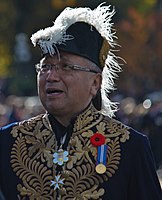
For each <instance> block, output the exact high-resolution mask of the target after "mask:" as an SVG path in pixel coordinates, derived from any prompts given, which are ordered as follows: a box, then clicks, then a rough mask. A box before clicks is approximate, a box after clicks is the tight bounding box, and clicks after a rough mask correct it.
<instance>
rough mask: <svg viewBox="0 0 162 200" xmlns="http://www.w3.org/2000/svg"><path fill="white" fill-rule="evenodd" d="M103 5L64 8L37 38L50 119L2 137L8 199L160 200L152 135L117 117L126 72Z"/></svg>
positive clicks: (1, 172) (0, 178)
mask: <svg viewBox="0 0 162 200" xmlns="http://www.w3.org/2000/svg"><path fill="white" fill-rule="evenodd" d="M113 14H114V10H111V8H110V7H109V6H104V5H100V6H98V7H97V8H96V9H95V10H91V9H89V8H76V9H71V8H67V9H65V10H64V11H63V12H62V13H61V14H60V15H59V16H58V17H57V18H56V20H55V22H54V25H53V26H52V27H49V28H46V29H44V30H40V31H38V32H36V33H35V34H34V35H33V36H32V38H31V39H32V42H33V44H34V45H38V46H39V47H40V48H41V51H42V59H41V61H40V63H39V64H37V65H36V70H37V73H38V75H37V81H38V94H39V96H40V99H41V102H42V104H43V106H44V108H45V110H46V111H47V112H46V114H44V115H39V116H36V117H34V118H32V119H29V120H25V121H23V122H20V123H14V124H11V125H8V126H7V127H4V128H2V129H1V131H0V148H1V149H0V160H1V165H0V187H1V190H2V192H3V194H4V196H5V198H6V199H7V200H9V199H12V200H14V199H33V200H34V199H37V200H39V199H42V200H45V199H67V200H70V199H71V200H72V199H76V200H79V199H85V200H86V199H103V200H137V199H138V200H155V199H156V200H161V199H162V197H161V189H160V185H159V181H158V178H157V175H156V172H155V168H154V161H153V158H152V153H151V150H150V146H149V143H148V140H147V138H146V136H144V135H142V134H140V133H137V132H136V131H135V130H133V129H131V128H129V127H127V126H125V125H124V124H122V123H120V122H118V121H116V120H114V119H113V118H112V116H113V113H114V111H115V110H116V105H115V104H114V103H112V102H110V101H109V99H108V96H107V93H108V92H109V91H110V90H111V89H113V78H114V77H115V76H116V72H118V71H120V67H119V65H118V63H117V61H116V57H115V55H114V54H113V53H112V50H111V49H112V48H113V47H114V46H115V42H114V41H113V39H114V34H113V33H112V32H111V26H112V24H111V23H110V20H111V17H112V15H113Z"/></svg>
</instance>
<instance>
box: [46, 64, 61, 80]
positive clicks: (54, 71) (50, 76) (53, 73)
mask: <svg viewBox="0 0 162 200" xmlns="http://www.w3.org/2000/svg"><path fill="white" fill-rule="evenodd" d="M46 80H47V81H50V82H51V81H59V80H60V74H59V69H58V66H53V67H51V69H50V70H49V71H48V72H47V78H46Z"/></svg>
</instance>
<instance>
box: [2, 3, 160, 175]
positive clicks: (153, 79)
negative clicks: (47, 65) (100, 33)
mask: <svg viewBox="0 0 162 200" xmlns="http://www.w3.org/2000/svg"><path fill="white" fill-rule="evenodd" d="M105 2H106V3H107V4H111V5H112V6H114V7H115V9H116V14H115V16H114V17H113V23H114V28H115V29H116V30H117V37H118V43H119V45H120V46H121V47H120V48H118V49H119V50H120V51H116V54H117V55H118V56H119V57H122V58H123V59H124V60H125V61H126V63H125V64H124V65H123V66H122V68H123V71H122V72H121V73H120V74H119V76H120V78H119V79H117V80H116V81H115V84H116V88H117V90H115V91H114V92H112V94H111V95H110V98H111V99H112V100H113V101H118V102H120V104H119V111H118V112H117V113H116V118H117V119H119V120H121V121H122V122H124V123H126V124H128V125H130V126H132V127H133V128H135V129H137V130H138V131H141V132H143V133H144V134H146V135H148V137H149V139H150V143H151V146H152V149H153V154H154V157H155V161H156V167H157V172H158V174H159V177H162V172H161V171H162V47H161V44H162V1H161V0H143V1H141V0H131V1H127V0H105ZM100 3H102V1H100V0H46V1H45V0H0V127H1V126H3V125H6V124H8V123H10V122H14V121H20V120H23V119H27V118H29V117H32V116H35V115H37V114H39V113H42V112H44V110H43V108H42V107H41V104H40V102H39V99H38V97H37V88H36V87H37V86H36V73H35V69H34V65H35V64H36V63H37V62H39V59H40V51H39V49H37V48H34V47H33V46H32V44H31V41H30V37H31V35H32V34H33V33H34V32H36V31H37V30H39V29H43V28H45V27H47V26H52V25H53V21H54V19H55V17H56V16H57V15H58V14H59V13H60V11H61V10H62V9H64V8H65V7H67V6H70V7H78V6H89V7H91V8H92V9H93V8H95V7H96V6H97V5H99V4H100Z"/></svg>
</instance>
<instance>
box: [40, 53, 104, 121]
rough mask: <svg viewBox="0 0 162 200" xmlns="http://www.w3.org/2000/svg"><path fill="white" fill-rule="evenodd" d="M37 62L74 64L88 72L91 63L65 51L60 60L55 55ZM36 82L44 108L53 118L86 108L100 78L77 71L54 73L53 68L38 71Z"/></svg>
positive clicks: (71, 114)
mask: <svg viewBox="0 0 162 200" xmlns="http://www.w3.org/2000/svg"><path fill="white" fill-rule="evenodd" d="M40 63H41V64H42V65H43V64H53V65H58V66H62V65H64V64H72V65H74V64H76V65H79V66H83V67H86V68H89V69H91V66H90V61H88V60H87V59H85V58H83V57H80V56H77V55H74V54H70V53H67V52H61V53H60V58H58V56H57V55H54V56H46V57H44V58H43V59H42V60H41V62H40ZM96 80H97V82H96ZM37 81H38V93H39V96H40V100H41V102H42V104H43V106H44V107H45V109H46V110H47V111H48V112H49V113H50V114H52V115H54V116H64V117H65V116H66V115H67V117H73V116H75V115H77V114H78V113H79V112H81V111H82V110H83V109H85V108H86V107H87V106H88V104H89V103H90V101H91V99H92V98H93V96H95V95H96V93H97V91H98V89H99V87H100V84H101V75H100V74H96V73H93V72H85V71H80V70H71V71H61V70H58V71H57V69H56V68H55V67H52V69H50V70H48V71H46V72H45V73H42V72H38V78H37Z"/></svg>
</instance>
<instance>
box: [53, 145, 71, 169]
mask: <svg viewBox="0 0 162 200" xmlns="http://www.w3.org/2000/svg"><path fill="white" fill-rule="evenodd" d="M68 154H69V153H68V151H64V150H63V149H59V150H58V152H55V153H54V154H53V163H54V164H58V165H60V166H61V165H63V164H64V163H65V162H67V161H68V160H69V159H68Z"/></svg>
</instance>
